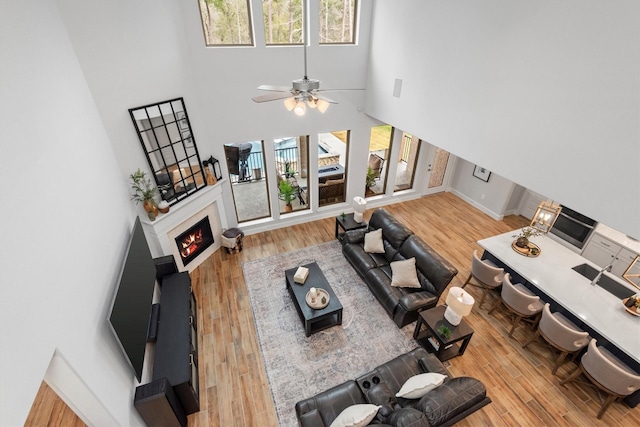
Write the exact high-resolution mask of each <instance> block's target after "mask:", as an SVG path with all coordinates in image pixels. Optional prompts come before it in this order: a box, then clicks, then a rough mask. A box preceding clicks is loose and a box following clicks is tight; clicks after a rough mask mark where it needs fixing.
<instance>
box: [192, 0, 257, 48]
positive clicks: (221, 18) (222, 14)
mask: <svg viewBox="0 0 640 427" xmlns="http://www.w3.org/2000/svg"><path fill="white" fill-rule="evenodd" d="M198 3H200V17H201V18H202V28H203V30H204V38H205V41H206V44H207V46H225V45H230V46H253V33H252V31H251V16H250V13H249V11H250V8H249V0H198Z"/></svg>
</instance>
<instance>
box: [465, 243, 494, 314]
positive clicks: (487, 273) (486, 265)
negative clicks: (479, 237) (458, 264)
mask: <svg viewBox="0 0 640 427" xmlns="http://www.w3.org/2000/svg"><path fill="white" fill-rule="evenodd" d="M503 277H504V269H502V268H499V267H496V266H495V265H494V264H492V263H491V262H490V261H483V260H481V259H480V257H478V251H477V250H475V251H473V258H472V259H471V273H470V274H469V277H467V281H466V282H464V285H462V287H463V288H464V287H465V286H467V284H469V285H472V286H477V287H479V288H481V289H482V297H481V298H480V302H479V303H478V308H481V307H482V304H483V303H484V299H485V298H486V296H487V293H488V292H489V290H491V289H496V288H497V287H498V286H500V285H501V284H502V278H503ZM471 279H475V281H476V282H477V283H470V281H471Z"/></svg>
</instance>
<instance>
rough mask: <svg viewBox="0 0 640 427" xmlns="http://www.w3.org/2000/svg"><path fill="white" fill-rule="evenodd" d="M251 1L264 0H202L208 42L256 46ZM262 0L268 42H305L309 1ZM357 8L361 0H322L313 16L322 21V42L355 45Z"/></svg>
mask: <svg viewBox="0 0 640 427" xmlns="http://www.w3.org/2000/svg"><path fill="white" fill-rule="evenodd" d="M251 1H254V2H257V1H260V0H198V4H199V6H200V18H201V20H202V29H203V32H204V38H205V43H206V45H207V46H254V45H255V41H254V37H253V31H252V28H253V21H252V15H251ZM261 1H262V15H263V19H264V39H265V44H266V45H267V46H282V45H300V44H302V43H303V42H304V38H305V37H304V21H305V20H304V19H303V17H304V14H305V13H307V11H306V6H307V4H308V3H307V1H309V0H261ZM254 6H255V4H254ZM257 7H260V6H257ZM357 10H358V0H320V3H319V14H318V16H317V17H315V18H313V17H312V19H318V21H319V41H320V44H324V45H327V44H355V42H356V23H357Z"/></svg>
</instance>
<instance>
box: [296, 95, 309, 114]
mask: <svg viewBox="0 0 640 427" xmlns="http://www.w3.org/2000/svg"><path fill="white" fill-rule="evenodd" d="M306 111H307V105H306V104H305V103H304V100H303V99H301V100H299V101H298V103H297V104H296V106H295V108H294V109H293V112H294V113H296V115H297V116H304V113H305V112H306Z"/></svg>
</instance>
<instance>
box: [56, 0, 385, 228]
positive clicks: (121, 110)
mask: <svg viewBox="0 0 640 427" xmlns="http://www.w3.org/2000/svg"><path fill="white" fill-rule="evenodd" d="M58 2H59V4H60V8H61V13H62V16H63V18H64V21H65V24H66V25H67V29H68V31H69V34H70V38H71V41H72V43H73V46H74V48H75V50H76V53H77V56H78V59H79V62H80V65H81V67H82V70H83V72H84V74H85V76H86V79H87V82H88V84H89V88H90V90H91V92H92V94H93V96H94V99H95V102H96V105H97V107H98V111H99V112H100V116H101V118H102V120H103V123H104V125H105V129H106V131H107V134H108V135H109V138H110V139H111V140H112V142H113V145H114V150H115V151H116V157H117V159H118V162H119V164H120V168H121V169H122V173H123V179H126V177H127V175H128V174H130V173H131V172H133V171H135V170H136V169H137V168H138V167H140V168H142V169H143V170H147V171H148V167H147V162H146V159H145V157H144V154H143V152H142V149H141V147H140V144H139V142H138V139H137V136H136V135H135V132H134V128H133V125H132V123H131V120H130V118H129V115H128V111H127V110H128V109H129V108H132V107H137V106H141V105H144V104H147V103H151V102H157V101H163V100H166V99H169V98H172V97H180V96H182V97H184V99H185V103H186V107H187V111H188V113H189V118H190V121H191V124H192V127H193V130H194V135H195V139H196V142H197V146H198V150H199V153H200V156H201V158H208V157H209V156H210V155H213V156H214V157H216V158H217V159H219V160H221V161H222V162H221V163H224V149H223V145H224V144H227V143H234V142H245V141H253V140H260V139H264V140H265V141H266V142H267V144H266V145H267V146H270V141H271V140H273V139H274V138H280V137H285V136H297V135H305V134H308V135H311V142H312V143H314V142H317V140H314V138H316V136H317V134H318V133H320V132H329V131H334V130H345V129H350V130H351V131H352V132H351V138H352V144H351V149H352V151H351V153H350V154H351V156H352V157H351V158H352V159H353V158H356V159H361V163H358V164H356V165H354V166H352V167H351V169H349V173H350V174H351V175H350V176H351V177H354V179H349V182H348V185H349V189H348V195H349V198H348V199H349V200H350V199H351V197H353V196H355V195H357V194H360V193H362V191H363V189H364V177H365V175H366V161H367V153H368V141H369V131H370V128H371V126H374V125H376V124H378V122H377V121H376V120H373V119H371V118H370V117H367V116H366V115H365V114H363V113H362V112H361V111H359V110H361V109H362V107H363V105H364V91H363V90H362V89H363V88H364V84H365V80H366V77H365V72H366V62H367V56H368V41H369V28H370V20H371V10H372V4H371V3H369V2H361V3H362V4H361V10H360V11H359V15H360V25H361V29H360V33H359V34H360V35H361V36H360V39H359V42H358V45H357V46H318V45H317V26H318V23H317V21H316V20H314V19H312V20H310V23H309V24H310V33H311V41H312V45H311V46H310V47H309V49H308V77H309V78H315V79H319V80H321V89H332V88H333V89H359V90H353V91H339V92H329V93H327V96H329V97H331V98H332V99H335V100H336V101H338V102H339V103H338V104H337V105H331V107H330V108H329V109H328V111H327V112H326V113H325V114H320V113H318V112H317V111H314V110H310V111H308V112H307V114H306V116H304V117H297V116H295V115H294V114H293V113H292V112H289V111H287V110H286V109H285V108H284V106H283V105H282V102H281V101H274V102H271V103H263V104H257V103H255V102H253V101H252V100H251V98H252V97H253V96H256V95H259V94H261V93H264V92H260V91H258V90H257V89H256V88H257V87H258V86H259V85H260V84H274V85H284V86H288V85H290V84H291V81H292V80H294V79H299V78H302V77H303V74H304V63H303V49H302V47H270V48H267V47H265V46H264V40H263V38H264V35H263V28H262V21H261V19H262V18H261V13H262V2H261V1H259V0H252V7H253V14H254V17H256V18H257V19H255V25H256V27H255V29H254V32H255V35H256V47H246V48H207V47H205V45H204V38H203V34H202V24H201V22H200V11H199V8H198V2H197V1H189V2H174V1H169V0H160V1H151V0H140V1H135V2H131V1H125V0H116V1H115V2H114V1H110V2H104V1H98V0H87V1H83V2H76V1H73V0H58ZM311 3H312V8H313V9H312V11H311V14H312V16H314V15H313V14H314V10H315V8H317V6H318V5H317V2H311ZM316 16H317V15H316ZM114 29H116V30H115V31H114ZM222 167H223V171H224V173H223V175H225V176H228V175H227V174H226V165H224V164H223V165H222ZM271 178H273V179H275V178H274V177H270V179H271ZM271 184H272V185H271V188H274V185H275V183H271ZM224 202H225V203H224V205H225V209H226V216H227V218H229V219H230V221H234V220H235V210H234V208H233V199H232V197H231V192H230V188H229V186H228V183H227V184H226V185H225V192H224ZM336 209H338V210H344V209H345V207H344V206H342V207H339V206H335V205H334V206H332V207H331V208H330V209H329V210H336ZM319 211H320V210H315V209H314V211H313V212H307V214H306V215H305V216H289V218H288V219H285V220H283V221H281V222H282V223H287V222H292V221H297V222H304V221H308V220H311V219H314V218H315V217H319V216H322V215H325V216H326V215H327V213H326V211H327V209H325V213H324V214H323V213H322V212H319ZM277 222H278V221H276V223H273V222H270V221H267V222H266V223H263V224H262V225H261V226H258V227H253V229H252V230H249V231H253V232H255V231H259V230H260V229H266V228H273V227H274V226H278V224H277ZM230 225H233V224H230ZM281 225H282V224H280V226H281ZM245 231H247V229H246V228H245Z"/></svg>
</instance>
